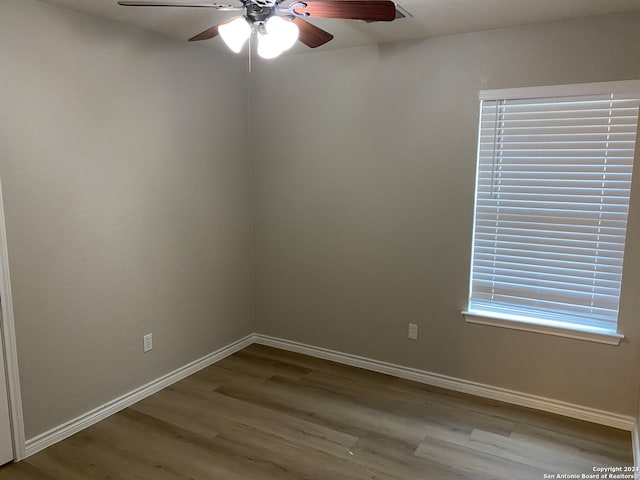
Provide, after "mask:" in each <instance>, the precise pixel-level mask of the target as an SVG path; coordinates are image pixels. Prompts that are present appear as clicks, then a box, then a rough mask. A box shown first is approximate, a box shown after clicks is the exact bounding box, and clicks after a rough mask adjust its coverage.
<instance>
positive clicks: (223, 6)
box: [118, 0, 242, 10]
mask: <svg viewBox="0 0 640 480" xmlns="http://www.w3.org/2000/svg"><path fill="white" fill-rule="evenodd" d="M118 5H122V6H124V7H187V8H213V9H216V10H241V9H242V7H237V6H235V5H230V4H228V3H215V2H209V3H182V2H145V1H140V2H138V1H128V0H121V1H119V2H118Z"/></svg>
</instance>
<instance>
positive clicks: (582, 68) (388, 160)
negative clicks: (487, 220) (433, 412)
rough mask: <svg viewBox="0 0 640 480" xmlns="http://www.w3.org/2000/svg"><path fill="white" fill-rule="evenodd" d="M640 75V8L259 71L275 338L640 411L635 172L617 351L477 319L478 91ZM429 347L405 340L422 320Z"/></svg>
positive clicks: (259, 143)
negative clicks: (468, 311)
mask: <svg viewBox="0 0 640 480" xmlns="http://www.w3.org/2000/svg"><path fill="white" fill-rule="evenodd" d="M633 78H640V15H637V14H633V15H620V16H610V17H601V18H591V19H579V20H573V21H567V22H558V23H551V24H544V25H534V26H527V27H522V28H514V29H506V30H497V31H490V32H483V33H476V34H467V35H458V36H451V37H443V38H438V39H433V40H426V41H417V42H406V43H398V44H389V45H384V46H380V47H376V46H371V47H363V48H355V49H350V50H341V51H330V52H321V53H315V54H309V55H291V56H287V57H284V58H281V59H279V60H277V61H275V62H271V63H267V62H261V63H258V64H257V65H256V66H255V68H254V72H253V74H252V77H251V79H252V80H251V82H252V88H251V113H250V119H251V122H252V125H253V130H252V133H253V134H254V135H255V136H254V137H253V138H254V145H253V149H254V152H255V155H254V163H255V167H254V170H255V172H254V178H255V180H254V183H255V185H254V187H255V192H256V193H255V196H256V198H255V204H256V240H255V244H256V266H257V282H256V291H257V306H256V315H257V319H258V327H259V330H260V332H261V333H265V334H269V335H275V336H278V337H284V338H288V339H292V340H297V341H301V342H305V343H309V344H313V345H319V346H322V347H327V348H332V349H337V350H340V351H344V352H348V353H352V354H357V355H364V356H367V357H371V358H375V359H379V360H384V361H390V362H394V363H398V364H401V365H406V366H410V367H417V368H420V369H425V370H428V371H432V372H436V373H439V374H445V375H451V376H454V377H459V378H463V379H468V380H472V381H477V382H482V383H485V384H489V385H495V386H500V387H505V388H509V389H515V390H518V391H522V392H528V393H531V394H535V395H542V396H545V397H550V398H553V399H559V400H564V401H568V402H572V403H577V404H582V405H586V406H590V407H594V408H599V409H605V410H609V411H613V412H618V413H621V414H627V415H635V413H636V399H637V392H638V374H637V373H638V365H639V364H640V363H639V353H640V351H639V348H638V345H639V344H640V325H638V322H637V312H638V311H639V310H640V296H639V295H638V291H640V249H639V247H638V245H640V188H637V187H638V185H640V169H636V176H635V180H634V181H635V184H636V188H634V193H633V198H632V211H631V217H630V222H631V225H630V228H629V231H628V250H627V256H626V263H625V272H624V285H623V292H622V303H621V311H620V330H621V331H622V332H623V333H624V334H625V335H626V336H627V339H626V340H625V341H624V343H623V344H622V345H621V346H619V347H613V346H607V345H601V344H596V343H589V342H584V341H579V340H572V339H564V338H560V337H552V336H545V335H540V334H535V333H526V332H517V331H513V330H506V329H501V328H495V327H487V326H478V325H470V324H466V323H465V322H464V320H463V319H462V317H461V315H460V311H461V310H462V309H464V307H465V304H466V299H467V294H468V271H469V257H470V244H471V228H472V213H473V189H474V175H475V160H476V137H477V135H476V133H477V119H478V91H479V90H481V89H487V88H503V87H521V86H531V85H548V84H561V83H578V82H593V81H605V80H621V79H633ZM409 322H414V323H417V324H419V326H420V339H419V340H418V341H411V340H408V339H407V324H408V323H409Z"/></svg>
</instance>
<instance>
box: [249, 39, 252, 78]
mask: <svg viewBox="0 0 640 480" xmlns="http://www.w3.org/2000/svg"><path fill="white" fill-rule="evenodd" d="M252 38H253V33H252V34H251V36H249V73H251V51H252V50H253V45H252V44H251V39H252Z"/></svg>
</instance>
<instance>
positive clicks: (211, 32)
mask: <svg viewBox="0 0 640 480" xmlns="http://www.w3.org/2000/svg"><path fill="white" fill-rule="evenodd" d="M236 18H240V17H233V18H230V19H228V20H225V21H224V22H222V23H219V24H217V25H214V26H213V27H211V28H207V29H206V30H205V31H204V32H201V33H199V34H198V35H195V36H193V37H191V38H190V39H189V41H190V42H199V41H200V40H209V39H210V38H214V37H217V36H218V33H219V32H218V28H219V27H220V25H224V24H225V23H229V22H233V21H234V20H235V19H236Z"/></svg>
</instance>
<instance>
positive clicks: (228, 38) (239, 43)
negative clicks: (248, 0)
mask: <svg viewBox="0 0 640 480" xmlns="http://www.w3.org/2000/svg"><path fill="white" fill-rule="evenodd" d="M218 32H219V33H220V36H221V37H222V40H224V43H226V44H227V47H229V48H230V49H231V51H233V52H235V53H240V51H241V50H242V47H243V46H244V44H245V42H246V41H247V40H248V39H249V37H250V36H251V25H249V22H247V21H246V20H245V19H244V18H243V17H239V18H236V19H235V20H232V21H231V22H229V23H225V24H223V25H220V27H219V28H218Z"/></svg>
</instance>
